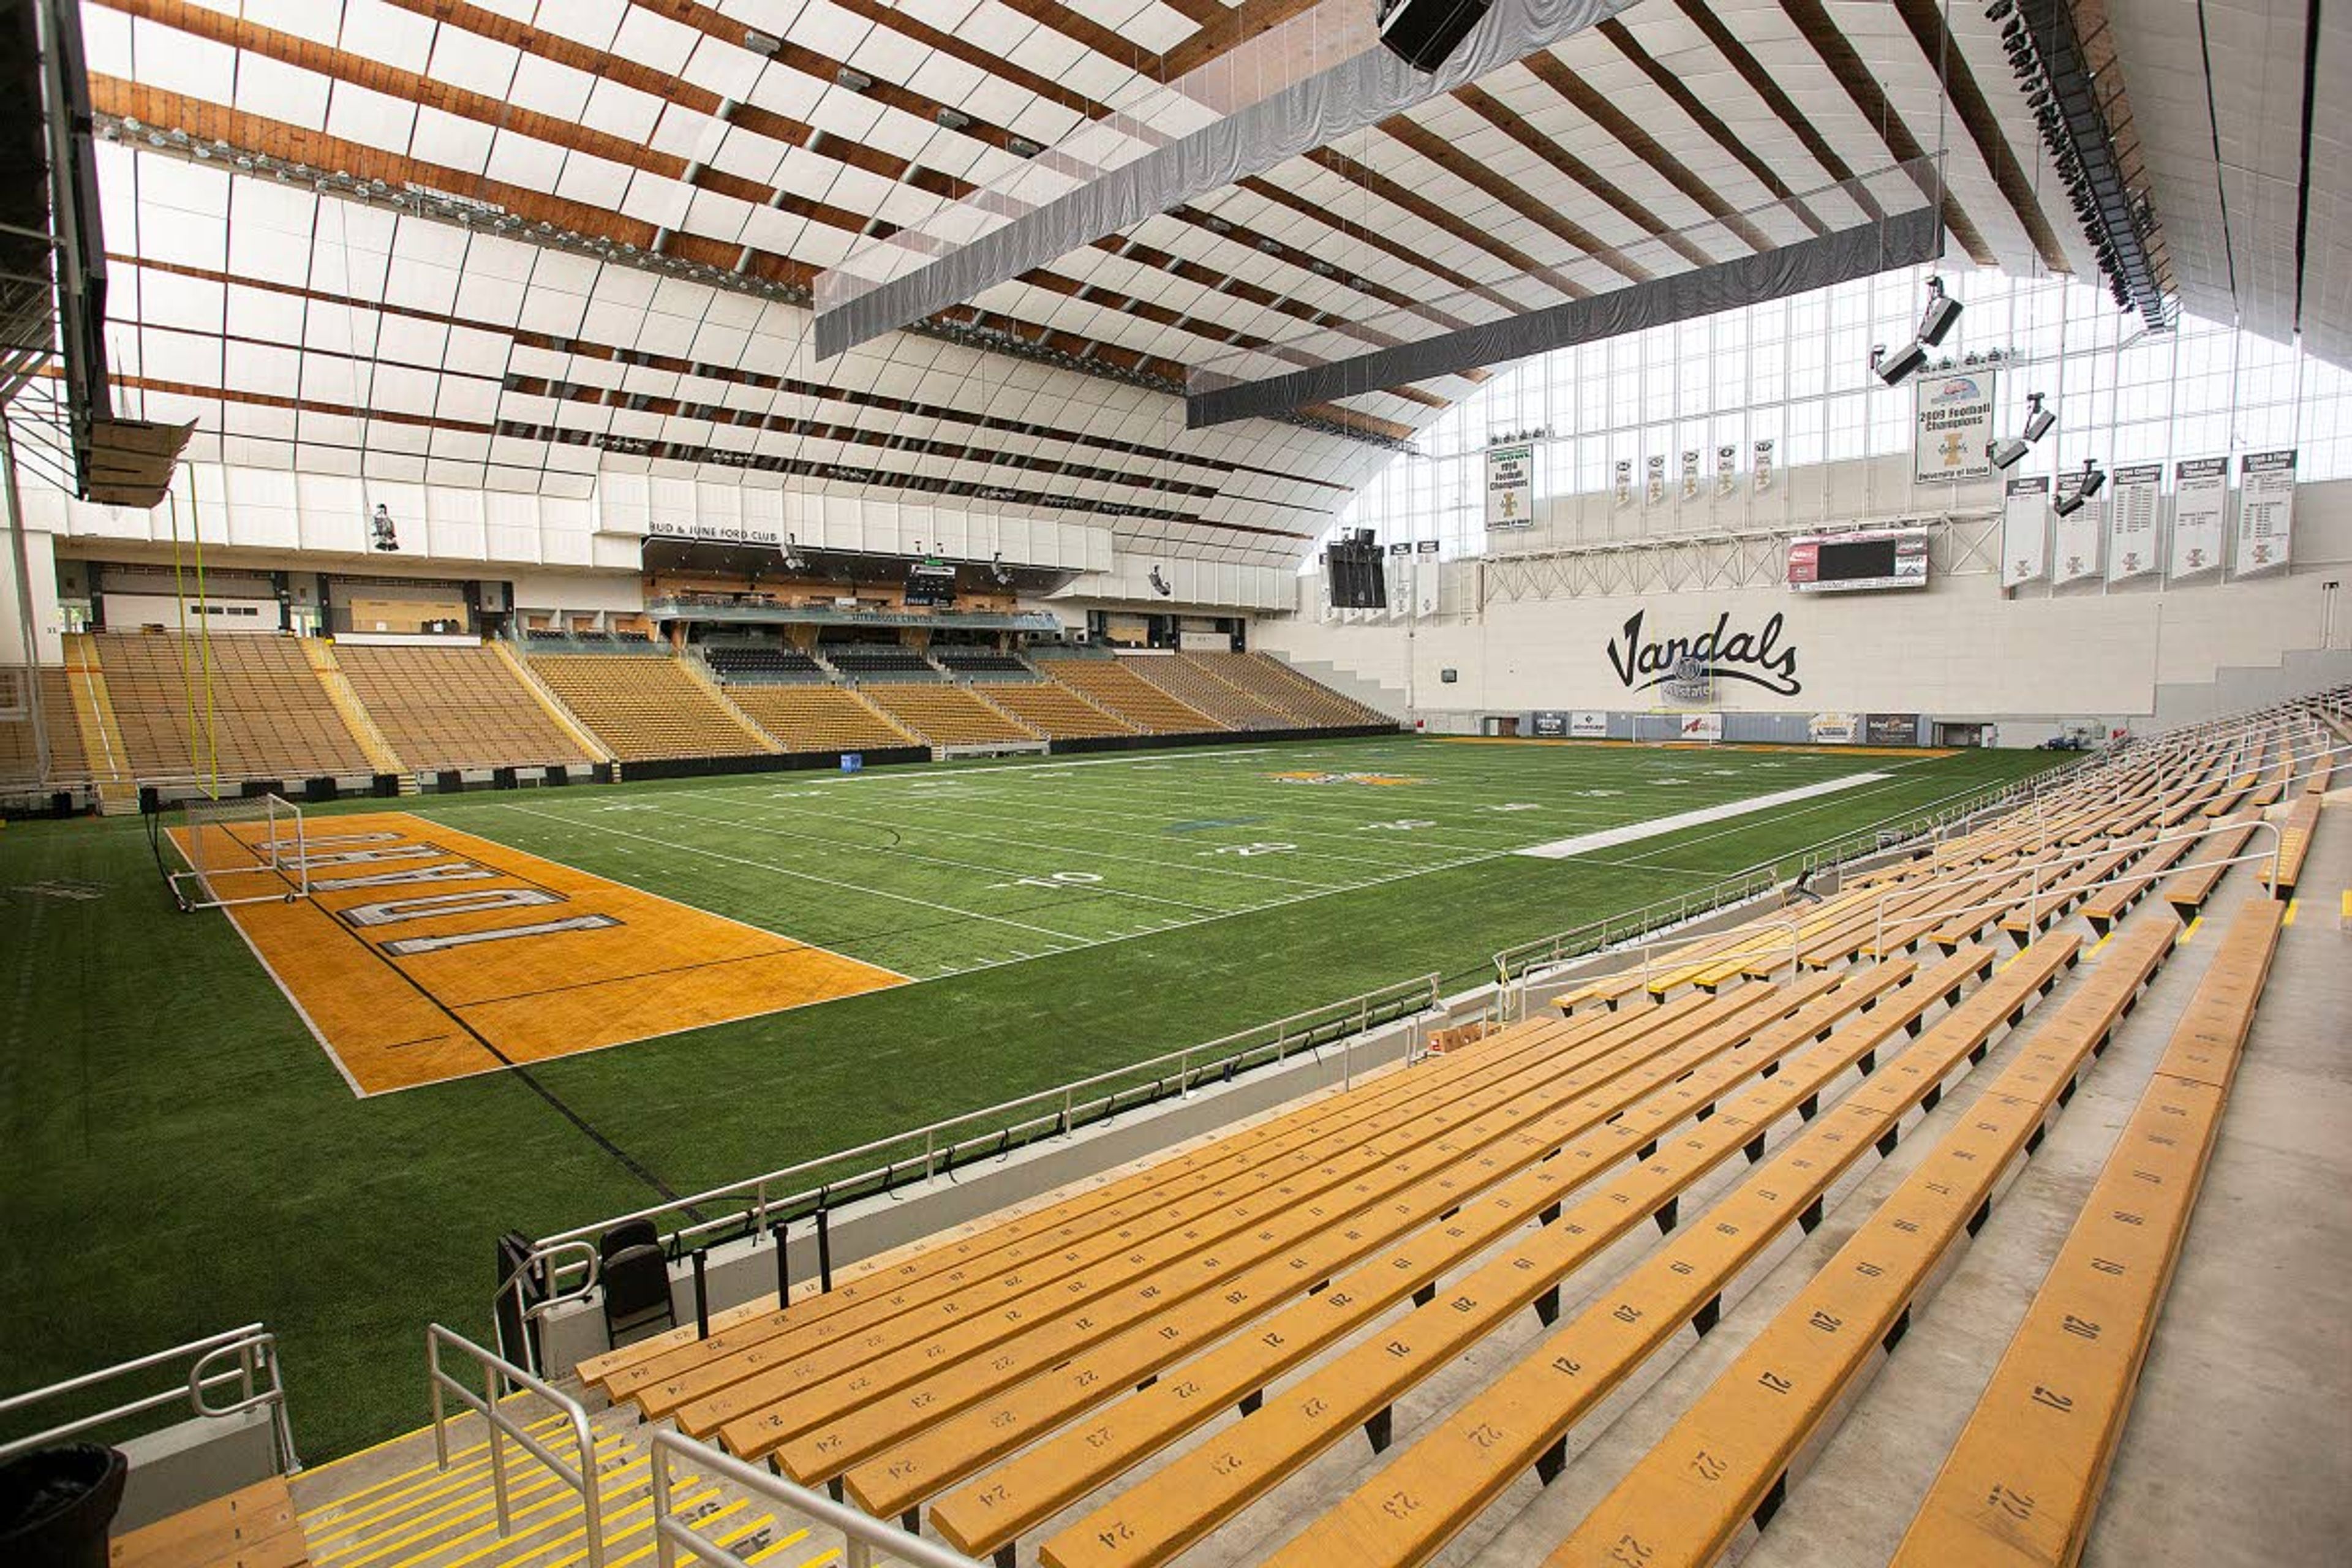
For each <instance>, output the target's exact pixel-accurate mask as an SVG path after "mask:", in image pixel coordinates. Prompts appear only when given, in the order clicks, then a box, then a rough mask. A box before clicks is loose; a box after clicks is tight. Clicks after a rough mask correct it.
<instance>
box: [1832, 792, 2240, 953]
mask: <svg viewBox="0 0 2352 1568" xmlns="http://www.w3.org/2000/svg"><path fill="white" fill-rule="evenodd" d="M2258 828H2268V829H2269V830H2270V835H2271V852H2270V855H2269V857H2268V858H2269V860H2270V863H2271V885H2272V886H2273V887H2276V886H2277V885H2278V868H2279V849H2280V846H2281V844H2282V843H2283V842H2284V835H2282V834H2281V833H2280V831H2279V826H2278V824H2277V823H2275V822H2272V821H2270V820H2269V819H2268V818H2265V817H2257V818H2256V819H2255V820H2253V821H2252V822H2247V821H2244V820H2242V819H2239V820H2235V821H2233V820H2231V818H2228V817H2220V818H2217V819H2215V820H2214V821H2213V822H2211V823H2210V824H2209V825H2208V826H2204V827H2201V828H2199V829H2198V830H2197V831H2196V832H2194V833H2171V834H2162V835H2159V836H2158V837H2154V838H2151V839H2149V840H2148V841H2147V843H2145V844H2142V845H2140V846H2139V847H2140V849H2141V850H2142V851H2143V852H2145V851H2147V850H2149V849H2154V848H2156V847H2158V846H2160V845H2165V844H2181V843H2190V844H2194V843H2197V842H2199V841H2200V840H2202V839H2206V838H2210V837H2212V836H2213V835H2214V834H2217V833H2227V832H2231V831H2235V830H2240V829H2242V830H2244V831H2246V832H2250V833H2251V832H2252V831H2254V830H2256V829H2258ZM2116 848H2117V846H2116V844H2114V843H2113V842H2109V843H2106V844H2102V845H2100V846H2099V847H2097V848H2095V849H2083V850H2077V851H2076V852H2074V854H2072V855H2061V856H2058V857H2056V858H2054V859H2048V860H2042V859H2037V860H2035V861H2034V863H2033V866H2032V872H2033V890H2032V894H2031V895H2030V897H2029V898H2028V899H2026V900H2023V902H2024V903H2025V907H2026V909H2027V910H2028V911H2029V912H2036V911H2038V910H2040V908H2041V904H2042V889H2043V887H2044V886H2045V884H2044V882H2043V880H2042V876H2043V873H2045V872H2048V871H2053V870H2055V869H2057V868H2059V867H2060V866H2065V865H2074V864H2078V863H2080V862H2083V861H2086V860H2103V859H2105V858H2106V857H2108V856H2110V855H2112V854H2114V853H2115V852H2116ZM2263 858H2264V857H2263V856H2261V855H2259V854H2256V855H2246V856H2231V857H2230V858H2227V859H2223V860H2191V861H2189V862H2188V863H2187V864H2185V865H2178V866H2171V867H2168V868H2165V870H2164V871H2163V872H2162V873H2161V874H2162V875H2165V876H2176V875H2178V874H2179V873H2180V872H2182V871H2193V870H2196V869H2197V868H2200V867H2203V866H2215V865H2220V866H2234V865H2236V864H2238V862H2239V861H2240V860H2242V859H2245V860H2259V859H2263ZM2021 869H2022V868H2020V867H2016V866H2011V867H2010V868H2008V869H2006V870H2001V871H1987V872H1983V873H1980V874H1979V875H1977V876H1973V877H1959V878H1955V879H1951V880H1949V881H1945V880H1944V879H1942V878H1938V879H1937V882H1938V883H1939V884H1941V885H1942V886H1945V887H1950V888H1965V887H1968V886H1969V885H1970V884H1971V883H1976V882H2013V881H2015V880H2017V879H2018V876H2019V873H2020V871H2021ZM2153 875H2157V873H2151V872H2146V871H2120V872H2117V873H2116V875H2115V876H2113V877H2108V878H2104V879H2100V880H2098V881H2095V882H2090V883H2086V884H2084V886H2083V887H2081V888H2078V889H2075V891H2077V892H2079V893H2088V892H2090V891H2091V890H2092V889H2094V888H2105V887H2111V886H2113V885H2114V884H2116V883H2117V882H2128V881H2130V880H2131V879H2133V878H2135V877H2143V876H2153ZM1920 891H1921V889H1919V888H1917V887H1910V888H1891V889H1887V890H1886V891H1885V892H1884V893H1882V894H1880V895H1879V897H1878V900H1877V902H1876V903H1875V904H1874V906H1873V915H1874V921H1873V924H1874V935H1873V937H1872V941H1871V949H1870V952H1871V960H1872V962H1873V963H1885V962H1886V906H1887V903H1888V901H1889V900H1894V899H1902V898H1912V899H1916V898H1917V897H1918V896H1919V894H1920ZM2020 901H2021V900H2016V899H1996V900H1991V901H1990V902H1988V903H1982V904H1963V905H1961V906H1960V907H1959V908H1958V909H1951V910H1938V911H1937V912H1938V913H1940V914H1941V915H1943V916H1944V917H1945V918H1946V919H1947V920H1948V919H1950V918H1952V917H1954V916H1957V915H1967V914H1977V913H1980V912H1982V911H1983V910H2005V909H2010V908H2012V907H2014V906H2015V905H2016V904H2017V903H2019V902H2020ZM2026 944H2027V945H2028V946H2031V945H2032V937H2031V936H2030V935H2029V936H2028V938H2027V939H2026Z"/></svg>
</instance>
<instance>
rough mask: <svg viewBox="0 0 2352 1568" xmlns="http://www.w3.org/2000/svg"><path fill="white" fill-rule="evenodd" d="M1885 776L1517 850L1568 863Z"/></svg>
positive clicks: (1852, 778)
mask: <svg viewBox="0 0 2352 1568" xmlns="http://www.w3.org/2000/svg"><path fill="white" fill-rule="evenodd" d="M1886 776H1887V775H1886V774H1885V773H1848V774H1846V775H1845V776H1844V777H1843V778H1834V779H1824V780H1822V782H1821V783H1820V784H1802V785H1800V786H1799V787H1798V788H1795V789H1784V790H1778V791H1775V792H1774V793H1773V794H1770V795H1750V796H1748V798H1747V799H1746V800H1727V801H1725V802H1724V803H1723V804H1722V805H1708V806H1702V807H1700V808H1699V809H1698V810H1696V811H1681V812H1676V813H1675V815H1674V816H1654V817H1651V818H1650V819H1649V820H1648V821H1646V822H1629V823H1627V824H1625V825H1624V826H1622V827H1608V828H1603V829H1601V831H1600V832H1598V833H1585V834H1580V835H1579V836H1577V837H1574V838H1555V839H1553V840H1552V841H1551V842H1550V843H1549V844H1531V845H1529V846H1528V847H1526V848H1524V849H1520V850H1517V851H1514V853H1517V854H1520V855H1531V856H1534V857H1535V858H1537V859H1539V860H1566V859H1570V858H1573V857H1575V856H1578V855H1582V854H1586V853H1588V852H1590V851H1591V850H1594V849H1613V848H1615V847H1617V846H1618V845H1620V844H1633V843H1638V842H1639V841H1641V840H1642V839H1644V838H1655V837H1659V836H1660V835H1662V834H1667V833H1679V832H1681V831H1682V830H1683V829H1684V828H1685V827H1699V826H1705V825H1706V824H1707V823H1710V822H1721V821H1722V820H1723V819H1724V818H1726V817H1727V816H1746V815H1747V814H1748V813H1749V812H1751V811H1764V810H1767V809H1769V808H1770V807H1772V806H1776V805H1795V804H1796V803H1797V802H1799V801H1801V800H1811V799H1813V798H1815V797H1816V796H1819V795H1834V794H1836V793H1837V792H1838V791H1840V790H1847V789H1853V788H1854V787H1855V786H1856V785H1858V784H1877V783H1879V782H1880V781H1882V780H1883V779H1885V777H1886Z"/></svg>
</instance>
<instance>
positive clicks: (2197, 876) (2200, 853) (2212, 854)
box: [2159, 816, 2256, 920]
mask: <svg viewBox="0 0 2352 1568" xmlns="http://www.w3.org/2000/svg"><path fill="white" fill-rule="evenodd" d="M2255 820H2256V819H2255V818H2253V817H2252V816H2242V817H2232V818H2231V819H2230V821H2231V824H2232V825H2233V826H2227V827H2224V828H2222V829H2221V831H2220V832H2217V833H2210V834H2208V835H2207V836H2206V837H2204V838H2203V839H2202V840H2200V842H2199V843H2198V844H2196V845H2195V846H2194V847H2192V849H2191V851H2190V854H2189V868H2188V869H2187V870H2185V871H2178V872H2175V873H2174V874H2173V875H2172V876H2171V877H2169V878H2168V879H2166V880H2165V883H2164V886H2163V888H2162V889H2159V890H2160V891H2161V892H2162V893H2163V895H2164V900H2165V901H2166V902H2167V903H2168V904H2170V905H2171V906H2172V907H2173V909H2174V910H2178V911H2179V914H2180V917H2181V919H2183V920H2186V919H2188V918H2189V916H2190V915H2191V914H2193V913H2195V912H2196V911H2197V910H2200V909H2202V908H2204V907H2205V900H2207V899H2209V898H2210V897H2211V896H2212V894H2213V889H2214V888H2215V887H2217V886H2218V885H2219V884H2220V883H2221V877H2222V874H2223V873H2225V872H2226V871H2228V870H2229V867H2228V866H2227V865H2226V864H2224V862H2225V861H2227V860H2228V859H2229V858H2231V856H2233V855H2236V854H2237V853H2239V851H2241V850H2242V849H2244V848H2245V847H2246V841H2247V840H2248V839H2250V838H2252V837H2253V836H2254V823H2255Z"/></svg>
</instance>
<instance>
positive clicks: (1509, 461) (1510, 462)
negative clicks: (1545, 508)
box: [1486, 447, 1536, 532]
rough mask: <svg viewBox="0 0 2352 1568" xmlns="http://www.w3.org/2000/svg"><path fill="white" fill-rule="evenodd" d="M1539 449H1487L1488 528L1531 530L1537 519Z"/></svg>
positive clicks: (1493, 529) (1488, 529) (1490, 530)
mask: <svg viewBox="0 0 2352 1568" xmlns="http://www.w3.org/2000/svg"><path fill="white" fill-rule="evenodd" d="M1535 510H1536V449H1535V448H1534V447H1487V448H1486V529H1487V531H1489V532H1492V531H1495V530H1496V529H1498V528H1528V527H1531V526H1533V525H1534V523H1535V521H1536V517H1535Z"/></svg>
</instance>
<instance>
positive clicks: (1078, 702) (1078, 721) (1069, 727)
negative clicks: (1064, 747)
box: [971, 680, 1136, 741]
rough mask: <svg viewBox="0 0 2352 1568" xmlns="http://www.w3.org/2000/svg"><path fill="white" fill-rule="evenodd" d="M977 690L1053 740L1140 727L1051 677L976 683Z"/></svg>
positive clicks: (1130, 731)
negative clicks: (1047, 678) (1059, 683)
mask: <svg viewBox="0 0 2352 1568" xmlns="http://www.w3.org/2000/svg"><path fill="white" fill-rule="evenodd" d="M971 689H973V690H974V691H976V692H978V693H979V694H980V695H981V696H982V697H984V698H986V699H987V700H989V701H991V702H993V703H995V704H996V705H997V706H998V707H999V708H1002V709H1003V710H1005V711H1006V712H1007V713H1010V714H1012V715H1013V717H1014V718H1015V719H1018V720H1020V721H1021V722H1023V723H1024V724H1026V725H1028V726H1029V728H1031V729H1032V730H1034V731H1037V732H1038V733H1039V734H1041V735H1044V736H1045V737H1046V738H1047V739H1049V740H1055V741H1066V740H1084V739H1087V738H1089V737H1092V736H1096V735H1132V734H1134V733H1135V730H1136V727H1135V726H1134V725H1132V724H1130V723H1129V722H1128V721H1126V720H1124V719H1121V718H1119V717H1118V715H1116V714H1113V713H1109V712H1106V711H1105V710H1102V709H1100V708H1097V707H1096V706H1095V705H1094V704H1093V703H1091V702H1088V701H1087V700H1086V699H1085V698H1083V697H1081V696H1079V695H1078V694H1077V693H1076V691H1073V690H1071V689H1069V688H1068V687H1066V686H1057V685H1055V683H1054V682H1052V681H1050V680H1032V681H1006V682H1003V683H1001V684H1000V683H993V682H992V683H989V684H985V685H983V684H982V683H981V682H979V681H974V682H973V683H972V688H971Z"/></svg>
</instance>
